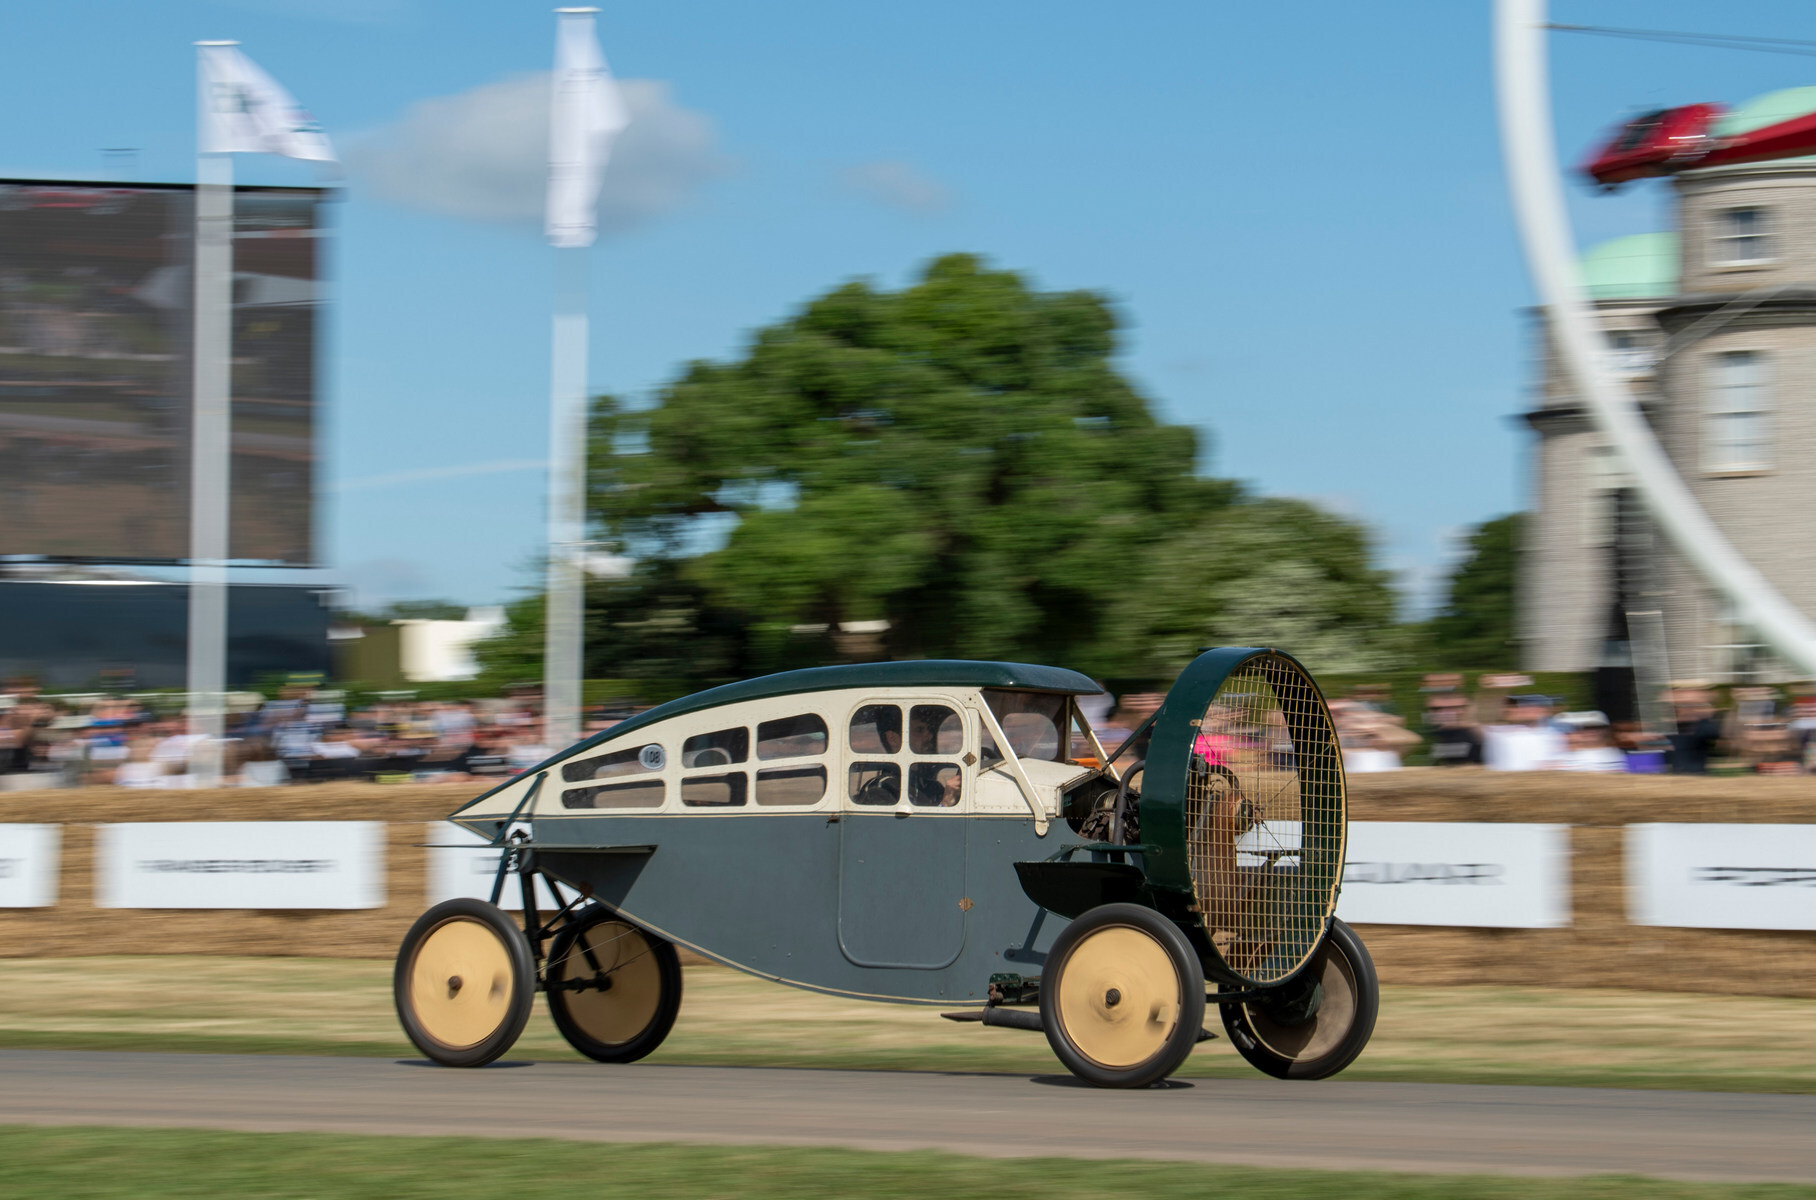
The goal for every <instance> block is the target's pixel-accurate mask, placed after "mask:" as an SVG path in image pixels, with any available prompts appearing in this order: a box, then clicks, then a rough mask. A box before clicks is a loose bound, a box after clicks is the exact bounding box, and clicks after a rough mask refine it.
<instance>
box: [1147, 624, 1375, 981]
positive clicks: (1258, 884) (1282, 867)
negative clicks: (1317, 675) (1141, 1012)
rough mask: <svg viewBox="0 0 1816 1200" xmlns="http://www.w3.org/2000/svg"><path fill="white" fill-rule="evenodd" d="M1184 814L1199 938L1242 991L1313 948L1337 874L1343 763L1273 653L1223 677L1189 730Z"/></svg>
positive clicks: (1324, 725)
mask: <svg viewBox="0 0 1816 1200" xmlns="http://www.w3.org/2000/svg"><path fill="white" fill-rule="evenodd" d="M1191 726H1192V728H1193V730H1194V739H1193V745H1192V753H1191V755H1190V757H1189V758H1188V760H1187V762H1188V766H1187V770H1186V786H1185V795H1184V804H1183V806H1182V812H1181V814H1180V815H1181V816H1182V817H1183V818H1184V824H1185V831H1184V832H1185V842H1186V857H1187V860H1188V863H1189V865H1190V870H1191V877H1192V887H1193V890H1194V892H1195V893H1196V896H1197V900H1198V909H1199V912H1200V914H1201V915H1202V917H1203V920H1204V927H1205V933H1206V935H1207V936H1208V937H1209V939H1210V942H1211V945H1212V947H1213V948H1215V950H1216V951H1217V954H1218V955H1219V957H1221V958H1222V959H1223V961H1224V964H1225V965H1226V966H1228V967H1229V968H1230V969H1231V970H1232V971H1234V972H1235V973H1236V974H1237V975H1239V976H1240V977H1241V978H1243V979H1244V980H1246V981H1248V982H1249V983H1250V984H1253V985H1257V986H1264V985H1266V984H1270V983H1277V982H1279V981H1280V980H1283V979H1285V978H1286V977H1287V976H1289V975H1291V974H1292V973H1293V972H1295V971H1297V970H1298V969H1299V968H1300V967H1301V966H1303V965H1304V963H1305V962H1306V960H1307V959H1308V958H1309V957H1310V956H1311V954H1312V952H1313V951H1315V950H1316V949H1317V948H1318V944H1319V941H1320V940H1321V939H1322V938H1323V936H1324V929H1325V926H1326V924H1327V923H1328V919H1329V917H1330V915H1331V912H1332V910H1333V909H1334V908H1335V907H1336V902H1337V887H1338V884H1339V883H1340V881H1341V879H1342V874H1343V838H1344V830H1345V827H1346V801H1345V795H1344V786H1343V759H1342V755H1341V752H1340V751H1339V749H1338V746H1337V736H1336V731H1335V730H1334V729H1333V728H1332V725H1331V719H1330V710H1329V708H1327V707H1326V706H1325V703H1324V697H1323V696H1322V695H1321V694H1320V693H1319V691H1318V687H1317V685H1316V684H1315V683H1313V682H1312V678H1311V676H1310V675H1308V674H1307V673H1306V671H1305V669H1304V668H1303V667H1301V666H1300V665H1299V664H1298V663H1297V662H1295V661H1293V660H1292V659H1291V658H1288V657H1287V656H1285V655H1283V654H1277V653H1274V652H1271V651H1269V652H1264V653H1261V654H1257V655H1254V656H1253V657H1251V658H1248V659H1246V660H1244V661H1243V662H1241V663H1240V664H1239V665H1237V666H1236V667H1235V668H1234V669H1233V670H1232V671H1230V673H1229V674H1228V675H1227V676H1225V678H1224V680H1223V682H1222V684H1221V685H1220V686H1219V687H1218V688H1217V690H1216V693H1215V694H1214V695H1213V696H1212V697H1211V700H1210V703H1209V704H1207V705H1206V706H1205V709H1204V711H1203V713H1202V714H1199V715H1198V716H1197V718H1196V719H1195V720H1193V721H1192V722H1191Z"/></svg>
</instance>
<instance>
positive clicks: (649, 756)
mask: <svg viewBox="0 0 1816 1200" xmlns="http://www.w3.org/2000/svg"><path fill="white" fill-rule="evenodd" d="M666 764H667V756H666V755H664V754H663V752H662V747H661V746H659V745H656V744H655V743H653V742H652V743H650V744H649V745H647V746H631V747H628V748H627V749H624V750H614V751H612V752H611V753H610V754H599V755H595V756H594V757H592V758H582V759H579V760H577V761H574V762H565V763H562V764H561V778H562V779H563V780H564V781H566V782H568V783H581V782H583V781H585V780H588V779H616V778H618V777H620V776H624V775H648V774H651V773H653V772H656V771H660V770H661V769H662V768H663V767H664V766H665V765H666Z"/></svg>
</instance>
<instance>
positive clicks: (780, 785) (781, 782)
mask: <svg viewBox="0 0 1816 1200" xmlns="http://www.w3.org/2000/svg"><path fill="white" fill-rule="evenodd" d="M825 794H826V768H825V767H824V766H818V765H817V766H812V767H765V768H764V769H762V770H760V771H758V772H757V803H758V804H759V805H778V806H780V805H791V804H792V805H808V804H818V803H819V802H820V798H821V797H822V796H824V795H825Z"/></svg>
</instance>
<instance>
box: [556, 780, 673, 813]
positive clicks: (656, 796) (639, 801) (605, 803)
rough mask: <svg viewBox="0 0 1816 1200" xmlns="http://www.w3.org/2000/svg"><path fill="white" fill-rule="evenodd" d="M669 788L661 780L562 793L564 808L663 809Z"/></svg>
mask: <svg viewBox="0 0 1816 1200" xmlns="http://www.w3.org/2000/svg"><path fill="white" fill-rule="evenodd" d="M666 795H667V788H666V787H665V786H664V785H663V783H662V781H661V780H660V779H638V780H633V781H632V782H630V783H608V784H604V785H603V786H600V787H589V788H570V789H568V790H567V791H565V792H563V793H561V807H563V808H661V807H662V801H663V798H664V796H666Z"/></svg>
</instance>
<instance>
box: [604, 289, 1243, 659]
mask: <svg viewBox="0 0 1816 1200" xmlns="http://www.w3.org/2000/svg"><path fill="white" fill-rule="evenodd" d="M1115 334H1116V318H1115V314H1114V311H1113V310H1112V308H1111V306H1110V304H1109V303H1108V302H1107V301H1106V300H1105V299H1104V298H1103V297H1101V296H1098V295H1094V294H1092V293H1087V292H1058V293H1040V292H1036V291H1034V290H1032V289H1030V288H1029V287H1028V286H1027V284H1026V283H1025V282H1024V281H1023V280H1022V279H1021V278H1020V277H1019V276H1017V275H1014V274H1011V273H1009V272H1006V271H997V270H990V269H987V268H986V267H985V266H984V265H983V264H982V263H980V262H979V260H977V259H976V258H973V257H971V256H968V255H951V256H948V257H945V258H941V259H938V260H936V261H935V262H933V263H932V264H931V265H930V266H928V268H927V269H926V271H925V273H924V274H923V275H922V277H921V278H920V279H919V280H918V281H917V282H915V283H914V284H913V285H911V286H910V287H908V288H906V289H904V290H902V291H899V292H886V291H881V290H878V289H877V288H875V287H873V286H871V285H869V284H867V283H862V282H857V283H850V284H847V285H845V286H843V287H841V288H838V289H837V290H835V291H833V292H831V293H829V294H827V295H825V296H822V297H820V298H819V299H817V300H814V301H812V302H811V303H809V304H808V305H807V306H806V307H805V308H804V309H802V310H801V311H800V312H799V313H798V314H797V315H795V316H794V317H792V318H790V319H789V320H786V321H784V322H782V323H780V324H778V325H775V326H773V327H771V328H768V329H765V330H763V331H762V332H760V333H759V334H758V335H757V336H756V337H755V339H754V341H753V343H752V344H751V346H750V349H749V351H748V353H746V354H745V355H744V356H743V357H742V358H741V359H739V360H737V361H735V362H730V363H703V362H697V363H694V364H692V365H690V366H689V367H688V368H687V370H686V371H685V373H684V374H683V375H682V377H681V378H680V379H679V380H678V381H677V382H675V383H674V384H672V385H670V386H669V387H667V388H666V389H664V390H663V392H662V393H661V396H660V398H659V402H658V403H657V404H656V405H655V406H654V407H653V408H649V409H646V410H641V411H625V410H623V409H620V408H617V407H616V406H614V405H610V404H604V405H601V406H600V408H599V410H598V414H597V415H598V417H599V420H598V422H597V427H598V430H599V434H598V437H599V441H598V443H597V444H596V445H595V448H594V449H595V453H594V457H593V462H594V470H593V472H592V504H593V514H594V517H595V519H596V521H597V522H598V523H599V524H600V525H601V526H603V527H604V528H605V529H606V530H608V531H610V533H611V534H612V535H614V536H616V537H617V538H619V539H620V540H621V541H622V542H623V543H624V544H625V545H626V546H627V547H628V548H630V549H631V550H632V551H633V552H634V553H636V554H638V555H639V557H646V556H652V555H653V556H656V557H665V556H666V557H673V556H678V555H681V554H684V553H685V552H686V551H687V549H688V547H689V544H690V539H692V538H695V537H697V536H698V534H697V530H698V529H699V528H700V523H701V519H702V518H708V517H710V516H711V515H712V514H730V516H731V518H733V519H735V522H736V524H735V526H734V527H733V528H732V529H731V531H730V534H729V537H728V538H727V539H726V542H725V544H724V546H723V547H722V548H721V549H717V550H714V551H712V552H710V553H705V554H700V555H697V556H694V557H693V558H692V559H691V561H690V562H689V564H688V566H687V569H686V571H685V575H686V577H687V578H688V579H689V580H690V581H692V582H694V583H697V584H698V585H700V586H701V587H702V588H703V589H704V592H705V594H706V595H707V596H709V597H710V598H711V599H712V600H713V601H714V602H716V603H718V604H720V605H723V606H725V607H727V608H729V609H733V610H736V611H740V612H743V613H746V614H748V616H749V619H750V622H751V631H752V647H753V649H752V653H753V657H754V660H755V664H754V665H783V664H785V663H787V662H789V661H793V660H795V659H798V658H800V657H801V656H803V655H805V656H809V657H812V656H818V655H824V654H825V653H826V652H827V649H826V645H825V643H824V642H823V641H821V640H819V638H820V634H819V631H820V630H822V629H825V630H828V631H836V630H837V629H838V628H839V627H840V626H841V624H850V623H864V622H879V621H887V622H888V628H887V632H886V633H885V634H883V649H884V650H885V651H886V652H887V653H888V654H889V655H891V656H893V657H916V656H946V655H950V656H966V657H985V658H1032V659H1039V660H1047V661H1054V662H1065V663H1073V664H1078V665H1083V666H1087V667H1095V668H1097V669H1105V668H1106V667H1107V666H1108V665H1109V664H1108V662H1107V661H1106V651H1109V650H1110V649H1111V648H1110V647H1109V646H1108V645H1107V644H1106V640H1105V638H1106V634H1107V633H1108V631H1109V621H1108V618H1109V616H1110V612H1111V609H1112V608H1113V607H1114V606H1115V604H1116V602H1117V599H1118V594H1119V592H1120V591H1121V589H1123V588H1125V587H1127V586H1129V584H1130V582H1131V577H1130V571H1131V565H1132V564H1134V565H1137V566H1139V565H1141V564H1143V563H1144V562H1145V556H1146V554H1147V552H1148V551H1149V550H1150V549H1151V547H1152V546H1153V545H1154V544H1155V543H1156V542H1158V541H1159V540H1161V539H1163V538H1165V537H1167V536H1169V535H1171V534H1173V533H1176V532H1178V531H1179V530H1181V529H1183V528H1185V527H1187V526H1188V525H1189V524H1190V523H1192V522H1193V521H1195V520H1198V519H1201V518H1202V517H1203V516H1204V515H1205V514H1207V513H1209V512H1212V511H1215V510H1216V509H1217V508H1220V507H1222V506H1224V505H1227V504H1228V503H1229V502H1230V501H1231V500H1232V499H1233V498H1234V494H1235V489H1234V488H1233V487H1232V486H1231V485H1229V484H1226V483H1220V482H1216V481H1212V480H1207V479H1203V478H1201V477H1199V476H1198V474H1197V473H1196V471H1195V462H1196V458H1197V455H1198V439H1197V437H1196V435H1195V433H1194V431H1193V430H1191V429H1189V428H1185V427H1181V426H1168V425H1163V424H1161V423H1160V422H1159V421H1157V420H1156V419H1155V417H1154V415H1153V413H1152V412H1151V411H1150V409H1149V406H1148V404H1147V402H1146V401H1145V400H1144V399H1143V398H1142V397H1141V395H1140V394H1139V393H1137V392H1136V390H1135V389H1134V388H1133V387H1132V386H1131V385H1130V384H1129V382H1128V381H1127V380H1126V379H1125V378H1124V377H1123V376H1122V375H1121V374H1120V373H1119V372H1118V371H1117V369H1116V366H1115V364H1114V363H1113V362H1112V355H1113V354H1114V353H1115V350H1116V338H1115ZM626 449H633V450H635V451H636V452H635V453H625V452H624V451H625V450H626Z"/></svg>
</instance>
